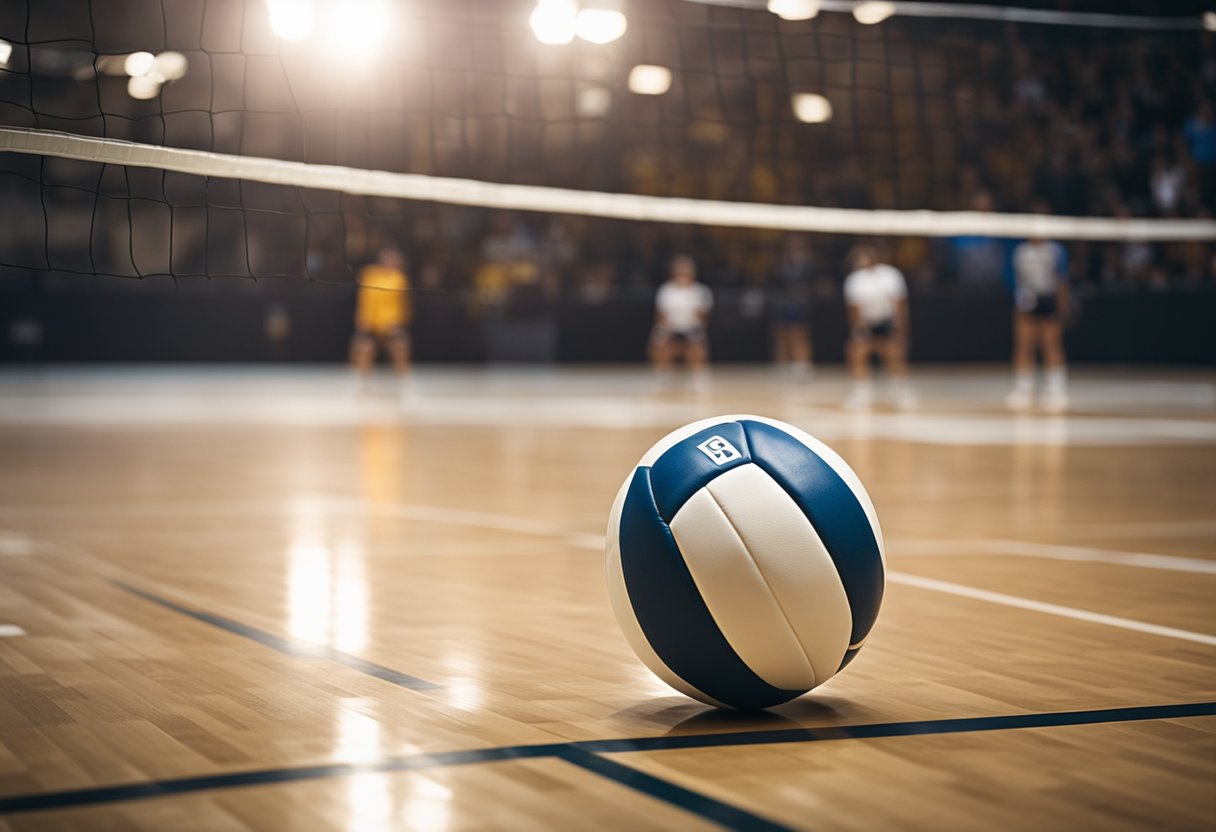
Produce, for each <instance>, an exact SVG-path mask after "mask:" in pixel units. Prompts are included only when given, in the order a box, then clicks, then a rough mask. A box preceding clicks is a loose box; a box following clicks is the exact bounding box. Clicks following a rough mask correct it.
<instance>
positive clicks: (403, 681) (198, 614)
mask: <svg viewBox="0 0 1216 832" xmlns="http://www.w3.org/2000/svg"><path fill="white" fill-rule="evenodd" d="M113 583H114V585H115V586H117V587H119V588H120V589H124V590H126V591H127V592H130V593H131V594H132V595H138V596H139V597H140V598H143V599H145V600H147V601H151V602H152V603H154V604H159V605H160V606H162V607H164V608H166V609H170V610H173V611H174V612H178V613H181V614H182V615H188V616H190V617H191V618H193V619H194V620H196V621H202V622H203V623H204V624H210V625H211V626H213V627H219V628H220V629H221V630H227V631H228V632H230V633H234V634H236V635H238V636H242V637H244V638H247V639H251V640H253V641H256V642H257V643H258V644H261V645H263V646H265V647H269V648H270V649H271V650H277V651H278V652H280V653H284V654H286V655H288V656H292V657H293V658H297V659H327V660H328V661H331V662H337V663H338V664H342V665H346V666H347V667H349V668H351V669H352V670H357V671H359V672H360V673H366V674H367V675H368V676H375V677H376V678H377V679H383V680H384V681H385V682H389V683H390V684H394V685H398V686H400V687H403V688H409V689H410V690H435V689H437V688H439V687H441V685H438V684H436V683H434V682H428V681H427V680H426V679H419V678H418V677H417V676H410V675H409V674H407V673H402V672H400V671H398V670H393V669H392V668H391V667H385V666H384V665H379V664H376V663H375V662H369V661H368V660H367V659H361V658H359V657H358V656H352V655H351V654H350V653H343V652H342V651H341V650H335V649H334V648H332V647H326V646H325V645H323V644H311V643H309V642H306V641H296V640H295V639H290V638H283V637H281V636H276V635H274V634H273V633H268V632H266V631H265V630H259V629H257V628H256V627H250V626H249V625H248V624H242V623H241V622H239V621H233V620H232V619H231V618H224V617H223V616H222V615H216V614H215V613H213V612H205V611H203V610H196V609H191V608H190V607H185V606H182V605H181V604H179V603H177V602H176V601H170V600H169V599H168V598H162V597H161V596H159V595H154V594H152V593H151V592H148V591H146V590H143V589H139V588H138V587H134V586H131V585H130V584H125V583H123V582H122V581H113Z"/></svg>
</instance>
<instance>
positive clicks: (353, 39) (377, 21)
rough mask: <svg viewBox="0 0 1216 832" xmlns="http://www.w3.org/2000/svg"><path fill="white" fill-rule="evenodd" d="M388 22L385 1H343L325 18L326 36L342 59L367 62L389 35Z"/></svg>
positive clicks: (388, 14) (334, 5) (332, 8)
mask: <svg viewBox="0 0 1216 832" xmlns="http://www.w3.org/2000/svg"><path fill="white" fill-rule="evenodd" d="M389 22H390V12H389V7H388V3H387V2H386V0H342V2H340V3H334V4H333V5H332V7H331V9H330V13H329V14H328V15H327V16H326V20H325V24H326V25H325V34H326V37H327V38H328V39H329V42H330V45H331V46H332V47H333V48H334V49H336V50H338V51H340V52H341V53H342V55H343V56H344V57H350V58H363V59H366V58H369V57H370V56H371V54H372V51H373V50H374V49H375V47H377V46H379V45H380V42H381V41H382V40H384V37H385V35H386V34H388V28H389Z"/></svg>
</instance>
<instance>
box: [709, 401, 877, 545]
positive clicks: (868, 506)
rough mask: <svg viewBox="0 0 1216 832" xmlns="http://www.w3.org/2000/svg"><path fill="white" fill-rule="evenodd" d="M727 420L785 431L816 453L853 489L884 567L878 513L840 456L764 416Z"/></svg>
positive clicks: (802, 431) (863, 487)
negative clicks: (736, 420)
mask: <svg viewBox="0 0 1216 832" xmlns="http://www.w3.org/2000/svg"><path fill="white" fill-rule="evenodd" d="M727 419H732V420H733V419H751V420H752V421H754V422H763V423H764V424H766V425H772V426H773V427H775V428H778V429H780V430H783V431H785V432H786V433H788V434H789V435H790V436H792V437H794V438H795V439H797V440H798V441H799V442H801V443H802V444H803V445H806V446H807V447H808V448H810V449H811V450H812V451H814V452H815V453H817V454H818V455H819V456H820V457H821V458H822V459H823V461H824V462H826V463H827V464H828V465H830V466H831V467H832V470H833V471H835V472H836V473H837V474H838V475H839V476H840V478H841V479H842V480H844V481H845V482H846V483H848V486H849V488H851V489H853V493H854V494H856V495H857V499H858V501H859V502H860V503H861V507H862V508H863V509H865V512H866V517H867V518H869V520H870V527H871V528H872V529H873V530H874V539H875V540H876V541H878V554H879V556H880V557H882V562H883V565H884V566H885V565H886V563H887V547H886V546H885V545H884V543H883V540H882V527H881V526H879V525H878V512H877V511H875V510H874V503H873V502H872V501H871V500H870V495H869V493H868V492H867V491H866V487H865V486H864V485H862V484H861V478H860V477H858V476H857V474H856V472H854V471H853V469H852V468H850V467H849V463H847V462H845V461H844V459H843V458H842V457H841V456H840V454H838V453H836V452H835V451H834V450H832V449H831V448H830V447H828V446H827V445H825V444H823V443H822V442H820V441H819V440H818V439H816V438H815V437H813V436H811V435H810V434H809V433H807V432H806V431H804V430H802V429H801V428H797V427H795V426H794V425H791V424H789V423H787V422H781V421H778V420H776V419H769V418H766V417H764V416H728V417H723V419H722V421H726V420H727Z"/></svg>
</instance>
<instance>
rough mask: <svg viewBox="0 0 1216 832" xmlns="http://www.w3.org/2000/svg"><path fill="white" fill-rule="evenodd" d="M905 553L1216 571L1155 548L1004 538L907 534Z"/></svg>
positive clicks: (1215, 564) (1215, 565)
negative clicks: (1132, 549) (1137, 549)
mask: <svg viewBox="0 0 1216 832" xmlns="http://www.w3.org/2000/svg"><path fill="white" fill-rule="evenodd" d="M899 548H900V550H901V551H902V553H903V554H904V555H906V556H910V557H937V556H946V557H950V556H966V555H972V556H976V557H985V556H1001V557H1005V556H1008V557H1019V558H1041V559H1043V560H1058V561H1065V562H1072V563H1104V564H1108V565H1112V566H1132V567H1136V568H1139V569H1156V570H1158V571H1161V572H1189V573H1191V574H1195V575H1216V560H1205V559H1204V558H1193V557H1186V556H1184V555H1159V554H1156V553H1154V552H1128V551H1125V550H1122V549H1104V548H1101V547H1097V546H1072V545H1069V544H1062V543H1039V542H1037V541H1033V540H1006V539H1004V538H991V539H983V538H979V539H966V540H949V539H933V538H920V537H917V538H907V539H904V540H902V541H901V542H900V543H899Z"/></svg>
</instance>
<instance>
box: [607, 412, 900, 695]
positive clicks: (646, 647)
mask: <svg viewBox="0 0 1216 832" xmlns="http://www.w3.org/2000/svg"><path fill="white" fill-rule="evenodd" d="M607 555H608V592H609V597H610V599H611V602H612V608H613V611H614V612H615V614H616V618H617V622H618V623H619V624H620V626H621V630H622V631H623V632H624V634H625V638H626V640H627V641H628V642H629V645H630V646H631V647H632V648H633V651H634V652H635V653H636V654H637V656H638V658H639V659H641V660H642V662H643V663H644V664H645V665H646V666H647V667H649V668H650V669H651V670H652V671H653V672H654V673H655V674H656V675H657V676H659V678H661V679H663V681H665V682H667V684H669V685H671V687H673V688H675V689H676V690H678V691H680V692H682V693H684V694H687V695H688V696H691V697H693V698H694V699H698V700H700V701H702V702H705V703H707V704H710V705H716V706H718V707H726V708H739V709H752V708H767V707H771V706H773V705H778V704H780V703H782V702H786V701H788V700H790V699H793V698H795V697H797V696H801V695H802V694H804V693H806V692H807V691H809V690H811V689H812V688H815V687H817V686H819V685H821V684H823V683H824V682H826V681H827V680H828V679H831V678H832V677H833V676H835V675H836V674H837V673H838V672H840V670H841V669H842V668H844V666H845V665H847V664H848V663H849V662H850V661H851V660H852V659H853V657H854V656H856V655H857V652H858V651H859V650H860V649H861V646H862V645H863V644H864V643H865V640H866V638H867V637H868V636H869V634H870V630H871V629H872V627H873V626H874V621H875V619H876V618H877V616H878V609H879V606H880V605H881V603H882V595H883V586H884V583H885V554H884V551H883V541H882V532H881V530H880V529H879V525H878V517H877V515H876V513H875V511H874V505H873V503H872V502H871V501H870V497H869V495H868V494H867V493H866V490H865V488H864V487H863V486H862V484H861V480H860V479H858V477H857V475H856V474H855V473H854V472H853V469H851V468H850V467H849V466H848V464H847V463H845V461H844V460H843V459H841V458H840V456H839V455H838V454H836V453H835V452H834V451H833V450H832V449H831V448H829V447H828V446H827V445H825V444H823V443H822V442H820V441H819V440H817V439H815V438H814V437H813V436H810V435H809V434H807V433H805V432H804V431H801V430H799V429H798V428H796V427H794V426H792V425H788V424H786V423H784V422H779V421H776V420H774V419H766V418H763V417H760V416H720V417H716V418H712V419H705V420H703V421H699V422H694V423H693V424H690V425H686V426H684V427H682V428H680V429H679V430H676V431H674V432H672V433H670V434H668V435H667V436H665V437H664V438H663V439H661V440H659V442H658V443H657V444H656V445H655V446H654V447H652V448H651V449H650V450H649V451H647V452H646V454H645V455H644V456H643V457H642V459H641V461H640V462H639V463H638V465H637V466H636V467H635V468H634V470H633V471H632V472H631V473H630V475H629V476H628V477H627V478H626V480H625V483H624V485H622V486H621V490H620V492H619V493H618V494H617V498H616V501H615V502H614V504H613V506H612V513H611V515H610V518H609V525H608V537H607Z"/></svg>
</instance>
